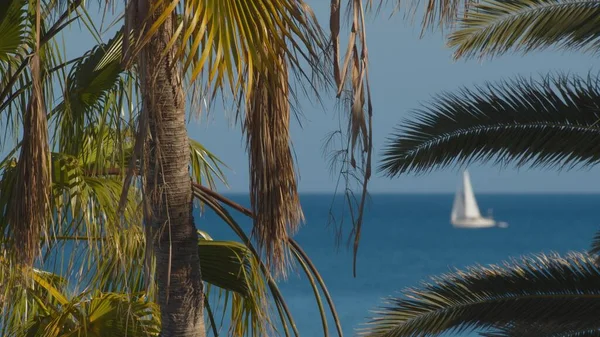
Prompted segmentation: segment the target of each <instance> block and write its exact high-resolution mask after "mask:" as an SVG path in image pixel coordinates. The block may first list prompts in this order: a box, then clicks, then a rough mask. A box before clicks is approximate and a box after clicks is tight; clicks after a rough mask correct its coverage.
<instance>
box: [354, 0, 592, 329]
mask: <svg viewBox="0 0 600 337" xmlns="http://www.w3.org/2000/svg"><path fill="white" fill-rule="evenodd" d="M597 13H598V9H597V2H595V1H592V2H586V1H584V2H572V1H520V0H519V1H516V2H515V1H513V2H511V3H506V2H498V1H495V0H485V1H483V2H481V3H479V4H477V5H473V7H472V10H470V12H469V15H468V16H467V17H465V18H464V19H462V20H460V21H459V22H460V26H459V29H458V30H457V31H455V32H453V33H452V34H451V35H450V37H449V44H450V45H451V46H453V47H455V56H456V57H462V56H473V55H478V56H489V55H491V56H495V55H499V54H502V53H505V52H507V51H509V50H513V49H514V50H520V51H525V52H526V51H530V50H533V49H543V48H546V47H549V46H557V47H560V48H565V49H577V50H579V49H584V50H591V51H595V50H597V47H598V44H597V43H598V40H597V38H598V33H597V27H595V26H592V24H591V23H592V22H594V20H596V19H597V18H596V14H597ZM599 94H600V91H599V87H598V79H597V77H595V76H591V75H590V76H589V77H588V78H581V77H579V76H573V75H570V76H567V75H561V74H558V75H553V74H551V75H548V76H547V77H545V78H543V79H542V80H537V81H536V80H533V79H524V78H518V79H516V80H512V81H504V82H501V83H498V84H487V85H486V86H484V87H478V88H476V89H466V88H464V89H462V90H461V91H460V92H459V93H445V94H442V95H439V96H437V97H436V99H435V100H434V101H433V102H432V103H431V104H429V105H427V106H425V107H424V108H423V109H421V110H419V111H418V112H417V115H416V118H415V119H414V120H410V121H408V122H406V123H405V124H404V125H403V126H401V127H400V128H399V130H398V133H397V134H395V135H393V137H392V138H391V139H390V142H389V143H388V145H387V147H386V149H385V151H384V158H383V162H382V165H381V169H382V170H383V171H384V172H385V173H386V174H387V175H389V176H396V175H399V174H402V173H408V172H427V171H430V170H432V169H436V168H443V167H447V166H450V165H460V164H465V163H469V162H472V161H480V162H493V163H495V164H500V165H507V164H509V163H514V164H516V165H517V166H523V165H530V166H550V167H559V168H572V167H574V166H581V165H584V166H585V165H594V164H596V163H597V161H598V158H599V155H600V152H599V150H598V146H597V143H598V136H599V134H598V131H599V130H598V128H597V122H598V118H599V117H600V116H598V98H599V96H598V95H599ZM598 242H599V241H598V239H597V238H596V239H595V241H594V244H593V247H592V254H595V253H596V252H597V251H598V248H599V246H598ZM599 275H600V274H599V269H598V264H597V256H595V255H590V254H586V253H582V254H570V255H568V256H566V257H560V256H543V255H539V256H534V257H530V258H523V259H519V260H512V261H510V262H507V263H506V264H505V265H504V266H489V267H473V268H469V269H468V270H466V271H457V272H454V273H451V274H449V275H444V276H442V277H438V278H434V279H433V280H432V283H429V284H426V285H424V286H422V287H420V288H415V289H412V290H409V291H407V292H405V294H404V296H403V297H401V298H394V299H391V301H390V304H389V306H388V307H386V308H384V309H383V310H380V311H379V312H378V316H377V317H375V318H374V319H373V320H372V321H371V322H370V324H369V326H368V327H367V328H366V331H365V334H367V335H369V336H417V335H419V336H433V335H439V334H442V333H444V332H448V331H473V330H479V331H483V333H482V335H485V336H597V335H598V334H599V333H600V332H599V331H600V326H598V325H597V323H596V321H597V320H596V316H597V314H598V313H599V312H600V302H598V301H597V298H598V293H599V290H600V288H599V287H598V284H599V283H598V282H599V281H600V280H598V279H597V278H598V276H599ZM582 309H584V311H582Z"/></svg>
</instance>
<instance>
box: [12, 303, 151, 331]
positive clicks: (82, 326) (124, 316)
mask: <svg viewBox="0 0 600 337" xmlns="http://www.w3.org/2000/svg"><path fill="white" fill-rule="evenodd" d="M159 317H160V312H159V309H158V305H156V304H155V303H153V302H149V301H147V300H146V299H144V296H143V295H142V296H140V295H135V296H131V295H126V294H119V293H105V294H103V293H97V294H95V295H93V296H92V297H91V298H89V299H88V298H85V297H83V298H81V297H75V298H74V299H73V300H72V301H71V302H69V303H66V304H65V305H63V306H61V307H60V308H57V310H56V311H52V312H50V313H49V314H48V315H45V316H34V317H33V319H31V320H30V321H29V322H28V324H25V325H24V326H23V329H22V331H20V332H18V334H17V336H19V335H21V336H31V337H37V336H39V337H42V336H44V337H48V336H56V337H58V336H123V337H125V336H158V334H159V332H160V320H159Z"/></svg>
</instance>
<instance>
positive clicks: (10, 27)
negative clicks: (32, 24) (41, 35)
mask: <svg viewBox="0 0 600 337" xmlns="http://www.w3.org/2000/svg"><path fill="white" fill-rule="evenodd" d="M26 14H27V12H26V11H25V8H24V7H23V1H21V0H6V1H3V2H2V4H0V36H2V39H0V67H4V66H5V64H2V63H3V62H8V63H10V61H11V57H10V55H11V54H20V49H21V48H22V45H23V44H24V42H25V41H24V40H25V33H26V31H27V28H28V25H27V20H25V15H26ZM3 81H4V79H2V82H3ZM2 82H0V83H2ZM0 88H2V87H0Z"/></svg>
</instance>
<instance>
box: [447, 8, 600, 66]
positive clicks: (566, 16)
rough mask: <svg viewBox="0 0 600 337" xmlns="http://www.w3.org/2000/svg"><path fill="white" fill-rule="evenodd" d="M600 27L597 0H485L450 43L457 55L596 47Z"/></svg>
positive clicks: (465, 19)
mask: <svg viewBox="0 0 600 337" xmlns="http://www.w3.org/2000/svg"><path fill="white" fill-rule="evenodd" d="M599 27H600V8H599V7H598V3H597V1H595V0H585V1H579V0H511V1H508V2H507V1H496V0H484V1H482V2H480V3H478V4H475V5H474V8H473V9H472V11H470V12H469V15H468V16H466V17H465V18H463V19H462V20H461V21H460V27H459V28H458V29H457V30H456V31H455V32H453V33H452V34H451V35H450V37H449V41H448V44H449V46H450V47H454V48H455V54H454V56H455V57H456V58H459V57H461V56H474V55H478V56H486V55H490V56H492V55H498V54H503V53H505V52H507V51H509V50H511V49H515V50H517V51H522V52H529V51H531V50H533V49H542V48H545V47H548V46H557V47H560V48H565V49H588V50H591V51H593V52H597V51H598V48H599V47H600V28H599Z"/></svg>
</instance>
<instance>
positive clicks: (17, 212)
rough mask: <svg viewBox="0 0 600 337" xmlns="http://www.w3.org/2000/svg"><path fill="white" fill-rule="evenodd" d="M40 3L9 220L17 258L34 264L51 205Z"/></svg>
mask: <svg viewBox="0 0 600 337" xmlns="http://www.w3.org/2000/svg"><path fill="white" fill-rule="evenodd" d="M40 1H41V0H38V1H37V5H36V6H37V9H36V11H35V14H36V25H35V30H36V32H35V43H36V48H35V53H34V55H33V56H32V58H31V60H30V63H29V67H30V68H31V75H32V84H33V85H32V88H33V91H32V94H31V96H30V100H29V104H28V106H27V111H26V112H25V116H24V118H23V141H22V143H21V153H20V156H19V161H18V164H17V172H16V174H17V176H16V181H15V184H16V185H15V188H13V189H12V191H13V195H12V196H11V204H10V207H9V209H8V214H7V219H8V223H9V224H10V226H11V227H12V228H13V231H12V236H13V240H14V241H13V247H12V248H13V249H14V251H15V253H16V256H17V258H18V259H19V260H20V261H22V262H24V263H26V264H32V263H33V259H34V258H35V256H36V255H37V254H38V253H39V251H40V231H43V230H44V228H45V226H46V217H47V214H48V210H49V208H48V205H49V202H50V189H51V176H50V165H49V162H50V149H49V147H48V123H47V120H46V111H45V108H44V96H43V91H42V74H41V73H42V70H41V69H40V27H41V6H40Z"/></svg>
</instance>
